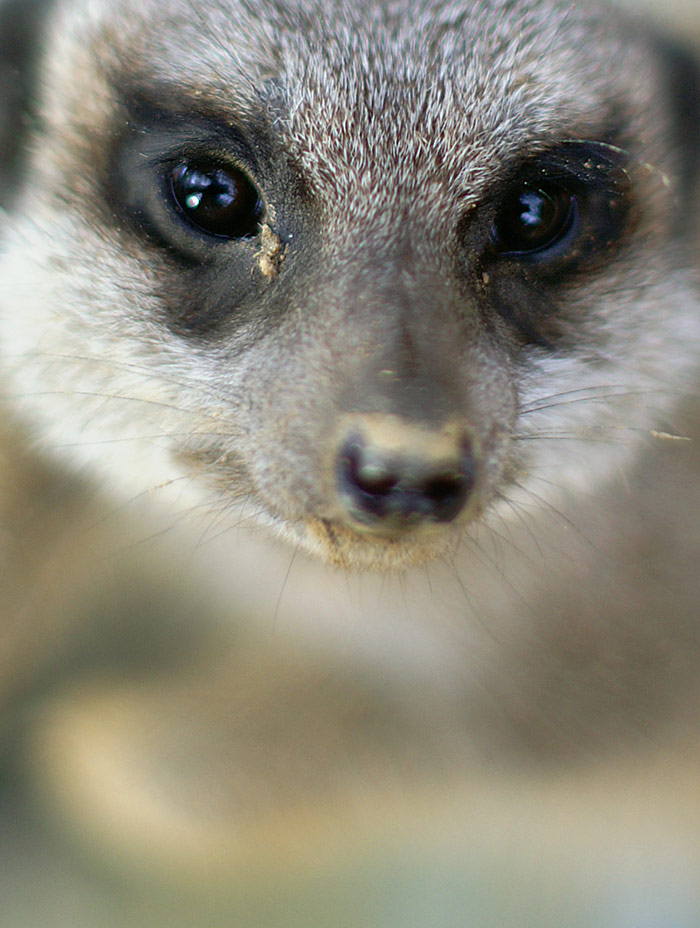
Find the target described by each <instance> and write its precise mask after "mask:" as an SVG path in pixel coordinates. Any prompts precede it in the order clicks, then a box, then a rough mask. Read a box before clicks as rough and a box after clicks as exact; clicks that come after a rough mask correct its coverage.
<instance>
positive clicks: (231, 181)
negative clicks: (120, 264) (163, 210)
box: [170, 160, 264, 239]
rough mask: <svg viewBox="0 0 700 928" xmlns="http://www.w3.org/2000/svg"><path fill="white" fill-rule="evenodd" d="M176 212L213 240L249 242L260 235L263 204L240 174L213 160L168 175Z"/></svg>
mask: <svg viewBox="0 0 700 928" xmlns="http://www.w3.org/2000/svg"><path fill="white" fill-rule="evenodd" d="M170 189H171V195H172V198H173V200H174V201H175V205H176V207H177V209H178V210H179V212H180V213H181V214H182V215H183V216H184V217H185V218H186V219H187V220H188V221H189V222H191V223H192V225H193V226H195V227H196V228H198V229H200V230H201V231H202V232H206V233H207V235H213V236H215V237H216V238H227V239H237V238H251V237H252V236H255V235H257V234H258V233H259V232H260V224H261V222H262V217H263V212H264V208H263V204H262V200H261V199H260V194H259V193H258V191H257V190H256V188H255V187H254V186H253V184H252V183H251V181H250V180H249V179H248V178H247V177H246V175H245V174H244V173H243V171H240V170H238V169H237V168H234V167H229V166H227V165H226V166H224V165H222V164H220V163H217V162H215V161H212V160H202V161H198V162H192V163H181V164H178V165H177V167H175V168H174V169H173V171H172V172H171V174H170Z"/></svg>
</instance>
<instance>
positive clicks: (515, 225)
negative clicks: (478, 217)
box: [492, 185, 578, 256]
mask: <svg viewBox="0 0 700 928" xmlns="http://www.w3.org/2000/svg"><path fill="white" fill-rule="evenodd" d="M577 223H578V204H577V200H576V197H575V195H574V194H573V193H571V191H569V190H566V189H565V188H564V187H555V186H553V185H552V186H549V185H547V186H541V187H536V186H529V185H523V186H522V187H520V188H519V189H516V190H515V191H513V193H511V194H510V196H509V197H508V198H507V199H506V200H505V202H504V203H503V204H502V205H501V208H500V210H499V212H498V215H497V216H496V221H495V222H494V225H493V231H492V238H493V241H494V244H495V246H496V248H497V250H498V251H499V252H500V253H501V254H506V255H516V256H534V255H537V254H543V253H545V252H548V251H549V250H550V249H552V248H553V247H554V246H555V245H557V244H558V243H560V242H561V241H562V240H563V239H566V238H567V237H568V234H569V233H570V232H571V231H572V230H573V229H574V228H575V226H576V225H577Z"/></svg>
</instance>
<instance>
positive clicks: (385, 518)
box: [335, 415, 478, 537]
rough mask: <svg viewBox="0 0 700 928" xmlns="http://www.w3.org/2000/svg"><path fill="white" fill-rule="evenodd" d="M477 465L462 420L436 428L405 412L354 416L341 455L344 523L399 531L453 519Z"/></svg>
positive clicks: (339, 483) (382, 531)
mask: <svg viewBox="0 0 700 928" xmlns="http://www.w3.org/2000/svg"><path fill="white" fill-rule="evenodd" d="M477 470H478V451H477V443H476V440H475V438H473V437H472V436H471V435H470V433H469V430H468V429H467V428H466V427H465V426H463V425H462V424H461V423H458V422H451V423H448V424H446V425H444V426H442V427H440V428H437V427H436V428H429V427H425V426H422V425H416V424H414V423H412V422H410V421H408V420H406V419H403V418H401V417H398V416H380V415H374V416H371V415H366V416H363V415H358V416H355V417H353V418H352V419H351V420H350V421H349V422H348V423H347V425H346V426H345V428H344V430H343V431H342V433H341V435H340V437H339V441H338V450H337V455H336V459H335V477H336V487H337V492H338V497H339V500H340V503H341V506H342V509H343V514H344V518H345V521H346V522H347V523H348V524H349V525H350V526H351V527H353V528H355V529H356V530H359V531H362V532H370V533H372V534H375V535H384V536H395V537H396V536H400V535H403V534H405V533H407V532H413V531H416V530H418V529H425V528H428V527H431V526H438V525H440V524H445V523H449V522H453V521H454V520H455V519H456V518H457V517H458V516H459V515H460V513H462V512H463V511H464V509H465V507H466V504H467V502H468V500H469V497H470V495H471V493H472V490H473V489H474V487H475V484H476V477H477Z"/></svg>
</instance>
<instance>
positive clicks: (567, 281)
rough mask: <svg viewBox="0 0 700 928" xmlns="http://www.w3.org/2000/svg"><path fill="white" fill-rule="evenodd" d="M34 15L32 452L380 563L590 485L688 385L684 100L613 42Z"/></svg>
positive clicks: (205, 8) (417, 3)
mask: <svg viewBox="0 0 700 928" xmlns="http://www.w3.org/2000/svg"><path fill="white" fill-rule="evenodd" d="M56 17H57V18H56V19H55V20H54V21H53V25H52V28H49V29H48V30H47V32H46V35H47V38H46V43H47V45H48V51H47V54H46V60H45V62H44V66H43V70H42V72H41V79H40V82H39V87H40V93H39V98H40V104H39V120H38V124H37V128H36V131H35V133H34V138H33V142H32V145H31V154H30V155H29V160H28V162H27V165H26V167H25V170H24V172H23V178H24V180H23V185H22V190H21V192H20V193H19V194H18V196H16V197H15V198H14V205H13V209H12V213H11V216H9V217H8V218H7V219H6V220H5V223H4V224H5V226H6V234H5V235H4V239H5V243H4V252H3V256H2V263H1V265H0V276H1V278H2V283H1V284H0V288H1V289H0V315H1V317H2V320H1V322H0V335H1V338H2V353H3V356H4V360H3V365H4V367H5V372H4V373H5V381H6V390H5V391H4V392H6V393H9V394H11V395H12V397H13V403H14V405H15V408H16V410H17V412H18V415H20V416H21V417H23V418H24V419H25V420H26V421H27V422H28V423H30V424H31V427H32V428H33V430H34V434H35V437H36V440H37V441H38V442H39V443H40V444H41V445H42V446H43V447H46V448H50V449H53V451H54V452H55V453H57V454H61V455H63V456H64V457H67V458H69V459H71V460H74V461H76V462H77V463H78V464H79V465H80V466H83V465H84V464H90V465H91V466H92V467H93V468H95V469H97V470H98V471H101V472H102V473H103V474H106V475H107V477H108V479H109V481H110V483H111V484H112V485H113V486H115V487H118V488H120V492H125V493H127V494H129V495H131V496H134V495H137V494H139V493H141V492H143V491H146V490H149V489H151V488H153V487H160V488H161V490H162V491H165V489H166V488H167V489H169V490H170V491H172V492H173V493H174V494H176V495H179V494H182V496H183V498H184V499H187V500H188V505H191V504H192V503H191V499H192V496H191V494H192V493H193V492H196V494H198V495H197V498H198V499H201V500H202V501H203V502H204V504H205V505H207V506H210V507H212V508H213V509H214V510H216V511H217V512H220V511H221V510H222V509H228V510H230V511H231V513H232V514H233V515H234V517H235V515H236V514H237V513H238V512H239V511H240V508H241V504H242V505H243V506H245V509H246V515H247V516H254V517H255V518H257V519H259V520H260V521H262V522H265V523H268V524H269V525H271V526H274V527H277V528H278V529H279V530H281V532H282V533H283V534H284V535H285V536H287V537H288V538H290V539H292V540H293V541H294V542H296V543H297V544H301V545H302V546H305V547H306V548H307V549H309V550H311V551H314V552H317V553H319V554H321V555H322V556H323V557H325V558H327V559H329V560H331V561H333V562H336V563H340V564H343V565H344V566H350V567H355V566H357V567H361V566H373V567H378V568H388V567H394V566H401V565H404V564H408V563H412V562H419V561H421V560H424V559H427V558H429V557H434V556H436V555H439V554H440V553H442V552H444V551H446V550H447V549H448V547H449V546H450V545H452V544H454V543H455V541H456V540H457V539H458V538H459V537H460V536H461V535H462V534H463V533H464V532H465V531H469V527H470V524H471V523H473V522H475V521H476V520H483V519H488V518H489V514H490V513H491V512H494V511H499V507H500V509H501V510H502V511H503V512H502V513H501V515H502V514H503V513H507V512H508V511H509V509H510V508H513V509H516V508H517V502H518V498H519V497H520V498H527V497H528V496H529V497H530V498H531V499H534V498H541V497H543V496H547V495H548V494H549V493H550V492H553V491H554V488H556V489H557V491H559V490H560V489H561V488H563V489H565V490H566V489H568V488H576V486H577V485H579V484H583V485H585V486H586V487H587V488H588V489H589V491H590V490H592V491H594V490H595V486H596V483H597V482H598V481H600V480H603V479H605V476H606V474H607V473H608V472H609V471H610V470H612V469H613V468H615V467H616V466H618V464H619V463H620V461H621V460H623V458H624V456H625V455H628V454H629V453H630V451H629V449H630V447H631V446H633V445H634V444H635V443H636V438H635V436H636V435H637V434H638V433H639V432H640V431H643V430H644V429H645V428H650V427H653V424H654V423H655V422H656V419H655V417H657V416H659V415H662V414H663V412H664V410H666V409H667V408H668V406H669V404H670V402H671V400H672V399H673V397H674V396H675V395H676V394H677V393H678V391H679V389H681V388H682V384H683V380H684V378H685V377H687V376H688V372H689V370H690V368H691V365H692V363H693V354H694V352H695V351H696V350H697V345H698V341H699V335H700V314H699V313H698V299H697V296H696V286H695V279H694V276H695V275H694V273H693V271H692V264H693V261H692V258H691V255H692V248H691V242H692V238H693V234H694V228H693V213H694V209H695V200H694V199H693V192H692V187H693V184H694V180H695V173H696V149H697V135H698V130H697V126H696V123H694V120H695V121H697V119H698V108H697V88H696V84H695V83H694V73H693V70H692V68H691V66H690V65H689V64H687V63H686V62H685V61H684V60H683V57H682V56H679V55H677V54H675V53H674V54H671V53H670V52H668V51H667V50H665V49H663V48H661V44H660V43H659V42H657V41H656V40H652V39H649V38H647V36H646V35H645V33H644V30H643V29H641V28H639V27H638V25H637V24H636V23H630V22H627V21H625V22H620V21H618V20H617V19H616V18H615V17H614V16H613V15H612V14H611V13H610V11H609V10H603V9H601V8H600V7H599V6H598V5H597V4H593V3H588V2H586V3H583V2H581V3H580V4H572V3H571V2H569V0H566V2H564V0H562V2H559V0H516V2H513V3H503V2H501V0H463V2H441V0H397V2H380V0H373V2H370V3H352V2H348V0H343V2H341V0H338V2H333V3H328V2H327V0H323V2H320V0H319V2H315V0H302V2H296V0H295V2H293V3H286V2H284V0H257V2H255V3H252V2H247V0H209V2H207V3H195V2H194V0H166V2H164V0H157V2H156V0H138V2H136V0H118V2H111V3H107V2H100V0H75V2H70V0H69V2H64V3H63V4H59V9H58V10H57V13H56ZM684 108H685V117H686V119H685V121H684V120H683V113H684ZM691 110H692V112H691Z"/></svg>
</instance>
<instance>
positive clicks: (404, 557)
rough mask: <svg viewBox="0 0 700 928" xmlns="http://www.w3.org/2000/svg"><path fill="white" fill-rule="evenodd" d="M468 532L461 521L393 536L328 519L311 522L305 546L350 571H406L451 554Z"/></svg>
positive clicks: (308, 524)
mask: <svg viewBox="0 0 700 928" xmlns="http://www.w3.org/2000/svg"><path fill="white" fill-rule="evenodd" d="M463 531H464V525H463V523H461V522H460V524H459V525H457V524H454V523H453V524H450V525H449V526H444V525H436V524H434V523H433V524H430V525H427V524H425V523H423V524H421V525H420V526H416V527H413V528H412V529H411V530H408V531H402V532H397V531H395V532H393V533H390V532H389V531H388V530H387V529H386V528H385V527H384V528H383V530H382V531H381V532H376V531H372V530H369V529H367V528H363V527H362V526H357V527H355V526H353V527H350V526H348V525H347V524H345V523H343V522H338V521H331V520H328V519H320V518H314V519H309V520H308V521H307V522H306V523H305V526H304V531H303V537H302V538H301V539H300V540H301V543H302V545H303V546H304V547H305V548H306V549H307V550H309V551H310V552H311V553H312V554H313V555H315V556H316V557H320V558H321V559H322V560H324V561H326V562H327V563H330V564H332V565H334V566H336V567H340V568H342V569H344V570H349V571H362V570H370V571H376V572H389V571H402V570H405V569H407V568H409V567H414V566H416V565H420V564H424V563H427V562H428V561H433V560H436V559H438V558H441V557H445V556H447V555H449V554H450V553H451V552H452V551H454V549H455V548H456V547H457V545H458V543H459V539H460V537H461V536H462V533H463Z"/></svg>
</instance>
